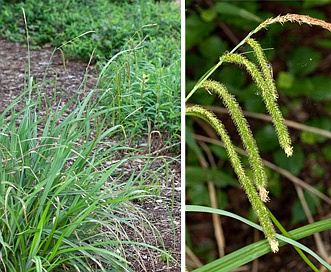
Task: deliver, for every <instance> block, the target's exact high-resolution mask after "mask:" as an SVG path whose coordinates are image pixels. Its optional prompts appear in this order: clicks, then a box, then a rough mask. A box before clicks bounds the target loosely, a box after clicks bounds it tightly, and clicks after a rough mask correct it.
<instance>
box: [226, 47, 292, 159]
mask: <svg viewBox="0 0 331 272" xmlns="http://www.w3.org/2000/svg"><path fill="white" fill-rule="evenodd" d="M220 59H221V60H222V61H226V62H230V63H235V64H238V65H242V66H244V67H245V68H246V70H247V71H248V73H249V74H250V75H251V77H252V79H253V80H254V81H255V82H256V85H257V86H258V88H259V89H260V90H261V93H262V99H263V101H264V104H265V105H266V108H267V110H268V112H269V114H270V116H271V118H272V122H273V124H274V127H275V129H276V133H277V137H278V141H279V145H280V146H281V148H283V150H284V151H285V153H286V155H287V156H291V155H292V153H293V152H292V151H293V149H292V146H291V138H290V135H289V133H288V130H287V127H286V126H285V123H284V118H283V116H282V114H281V112H280V110H279V108H278V105H277V103H276V98H277V97H276V96H275V95H273V94H272V93H270V92H269V88H268V85H267V83H266V81H265V79H264V78H263V76H262V73H261V71H260V70H259V69H258V68H257V66H256V65H255V64H254V63H253V62H251V61H249V60H248V59H247V58H246V57H244V56H242V55H239V54H234V53H226V54H224V55H223V56H222V57H221V58H220Z"/></svg>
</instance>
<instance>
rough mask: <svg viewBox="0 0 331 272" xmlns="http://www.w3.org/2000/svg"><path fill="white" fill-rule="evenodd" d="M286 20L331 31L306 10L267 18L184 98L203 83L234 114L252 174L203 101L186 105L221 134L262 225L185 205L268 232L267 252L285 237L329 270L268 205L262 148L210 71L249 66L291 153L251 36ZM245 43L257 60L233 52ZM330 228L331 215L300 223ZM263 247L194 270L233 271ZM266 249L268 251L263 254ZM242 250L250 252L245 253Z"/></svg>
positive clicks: (282, 143) (259, 52)
mask: <svg viewBox="0 0 331 272" xmlns="http://www.w3.org/2000/svg"><path fill="white" fill-rule="evenodd" d="M286 22H296V23H299V24H309V25H313V26H320V27H322V28H324V29H327V30H329V31H330V30H331V25H330V24H329V23H326V22H325V21H323V20H319V19H315V18H312V17H309V16H304V15H297V14H287V15H284V16H278V17H275V18H270V19H267V20H266V21H264V22H262V23H261V24H260V25H259V26H258V27H256V28H255V29H254V30H253V31H251V32H250V33H249V34H248V35H247V36H246V37H245V38H244V39H243V40H242V41H241V42H240V43H239V44H238V45H237V46H236V47H235V48H234V49H233V50H232V51H231V52H226V53H224V54H223V55H222V56H221V57H220V59H219V62H218V63H217V64H216V65H215V66H213V67H212V68H211V69H209V70H208V71H207V72H206V74H205V75H203V76H202V78H201V79H200V80H199V81H198V83H197V84H196V85H195V87H194V88H193V89H192V91H191V92H190V93H189V94H188V96H187V98H186V100H188V99H189V98H190V97H191V96H192V95H193V94H194V93H195V92H196V90H198V89H199V88H204V89H205V90H206V91H207V92H209V93H210V94H212V93H215V94H216V95H218V98H219V99H220V100H221V101H222V103H223V104H224V105H225V107H226V108H227V110H228V112H229V114H230V117H231V119H232V120H233V122H234V124H235V126H236V128H237V131H238V134H239V136H240V138H241V141H242V143H243V147H244V148H245V150H246V154H247V156H248V164H249V168H250V172H251V173H252V174H251V175H248V172H247V171H246V170H245V169H244V168H243V164H242V158H241V157H240V156H239V154H238V149H236V147H235V146H234V145H233V143H232V140H231V138H230V137H229V135H228V132H227V130H226V128H225V126H224V125H223V123H222V122H221V121H220V120H219V119H218V118H217V117H216V116H215V115H214V113H213V112H212V111H210V110H207V109H205V108H203V107H201V106H199V105H194V106H188V107H187V108H186V114H187V115H188V116H194V117H198V118H201V119H203V120H204V121H205V122H207V124H209V125H210V126H211V127H212V128H213V129H214V130H215V131H216V133H217V134H218V136H219V137H220V138H221V140H222V142H223V145H224V147H225V149H226V152H227V155H228V157H229V159H230V162H231V165H232V167H233V169H234V172H235V173H236V175H237V178H238V181H239V182H240V184H241V186H242V187H243V189H244V191H245V193H246V194H247V197H248V199H249V201H250V203H251V206H252V209H253V211H254V212H255V215H256V216H257V218H258V221H259V223H260V226H261V227H258V226H256V225H254V224H252V223H251V222H249V221H248V220H245V219H243V218H241V217H239V216H238V215H236V214H231V213H227V212H225V211H220V210H217V209H210V208H208V207H201V206H187V209H186V210H187V211H191V212H192V211H194V212H198V211H199V212H208V213H216V214H222V215H226V216H230V217H233V218H236V219H238V220H240V221H243V222H245V223H246V224H248V225H251V226H254V227H256V228H258V229H259V230H262V231H263V232H264V235H265V238H266V240H267V241H268V244H269V251H272V252H274V253H277V252H278V250H279V245H283V244H284V242H286V243H290V244H292V245H293V246H294V248H295V249H296V250H297V252H298V253H299V255H300V256H301V258H302V259H303V260H304V261H305V262H306V263H307V265H308V266H309V267H310V268H311V269H312V270H313V271H318V269H317V267H316V266H315V265H314V264H313V263H312V262H311V261H310V260H309V259H308V258H307V257H306V255H305V254H304V253H303V251H305V252H306V253H309V254H310V255H312V256H313V257H314V258H315V259H316V260H318V261H319V262H320V263H321V264H322V265H323V266H325V267H326V268H327V269H328V270H330V269H331V267H330V265H329V264H328V263H327V262H326V261H324V260H323V259H322V258H320V257H319V256H318V255H317V254H316V253H315V252H313V251H312V250H310V249H309V248H307V247H305V246H304V245H302V244H300V243H297V242H295V240H296V239H298V237H296V234H297V233H299V230H296V231H293V232H292V233H288V232H287V231H286V230H285V229H284V228H283V227H282V225H281V224H280V223H279V222H278V220H277V219H276V218H275V217H274V216H273V214H272V213H271V212H270V211H269V210H268V208H267V207H266V202H268V201H269V200H270V199H269V197H268V191H267V174H266V172H265V168H264V166H263V163H262V159H261V157H260V155H259V151H258V148H257V145H256V142H255V139H254V137H253V135H252V132H251V130H250V128H249V125H248V122H247V121H246V119H245V117H244V115H243V113H242V110H241V108H240V106H239V104H238V103H237V101H236V99H235V98H234V96H232V95H231V94H230V93H229V92H228V90H227V88H226V86H225V85H224V84H221V83H220V82H217V81H212V80H209V77H210V76H211V75H212V73H213V72H214V71H215V70H216V69H217V68H219V67H220V66H222V65H223V64H224V63H226V62H227V63H234V64H236V65H239V66H240V67H243V68H244V69H245V70H247V72H248V74H249V75H250V76H251V78H252V80H253V81H254V83H255V84H256V89H257V90H258V91H257V93H258V95H260V96H261V97H262V100H263V102H264V104H265V107H266V109H267V111H268V113H269V114H270V116H271V119H272V122H273V125H274V129H275V131H276V134H277V138H278V142H279V145H280V147H281V148H282V149H283V151H284V153H285V154H286V155H287V156H292V154H293V148H292V143H291V139H290V137H289V133H288V131H287V127H286V125H285V123H284V120H283V117H282V114H281V112H280V110H279V109H278V103H277V99H278V93H277V90H276V85H275V82H274V80H273V75H272V72H271V70H270V66H269V63H268V62H267V58H266V56H265V54H264V52H263V49H262V47H261V45H260V44H259V42H257V41H256V40H254V39H252V36H253V35H254V34H256V33H257V32H259V31H260V30H262V29H265V28H267V27H268V26H269V25H271V24H275V23H280V24H284V23H286ZM245 44H247V45H248V46H249V48H250V50H251V52H253V54H254V58H253V60H249V59H248V58H246V56H244V55H243V54H238V53H234V52H235V51H236V50H237V49H238V48H239V47H240V46H242V45H245ZM200 155H201V154H200ZM202 157H203V156H201V160H203V159H202ZM273 224H275V225H276V226H277V228H278V229H279V230H280V231H281V233H282V234H283V236H281V235H279V234H277V233H276V231H275V228H274V226H273ZM330 228H331V221H330V220H329V219H326V220H322V221H319V222H317V223H315V224H314V226H313V227H312V226H311V225H307V226H305V227H303V228H301V229H300V231H301V232H302V233H303V232H304V233H305V235H307V236H308V235H312V234H314V233H316V232H320V231H323V230H326V229H330ZM313 229H314V230H313ZM309 230H311V231H309ZM279 241H282V243H281V244H279ZM264 250H265V248H264V249H263V250H262V247H261V248H259V247H257V243H255V244H252V245H249V246H247V247H246V248H245V249H240V250H237V251H236V252H234V253H232V254H230V255H228V256H225V257H224V258H220V259H219V260H217V261H214V262H211V263H210V264H207V265H205V266H202V267H200V268H198V269H196V271H230V270H232V269H234V268H236V267H238V266H240V265H243V264H245V263H247V262H248V261H251V260H253V259H255V258H257V257H258V256H261V255H263V254H265V253H266V252H265V251H264ZM262 251H264V252H263V253H262ZM243 253H244V254H245V255H247V256H245V257H244V256H243Z"/></svg>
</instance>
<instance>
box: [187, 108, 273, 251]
mask: <svg viewBox="0 0 331 272" xmlns="http://www.w3.org/2000/svg"><path fill="white" fill-rule="evenodd" d="M186 114H187V115H191V116H196V117H199V118H201V119H203V120H205V121H206V122H207V123H208V124H209V125H211V126H212V127H213V128H214V129H215V131H216V133H217V134H218V135H219V136H220V137H221V139H222V141H223V143H224V146H225V149H226V151H227V153H228V156H229V158H230V162H231V164H232V167H233V169H234V171H235V173H236V175H237V176H238V180H239V182H240V183H241V185H242V186H243V188H244V190H245V192H246V194H247V197H248V199H249V201H250V202H251V204H252V208H253V210H254V212H255V214H256V216H257V218H258V219H259V222H260V224H261V226H262V229H263V232H264V234H265V237H266V239H267V240H268V242H269V245H270V248H271V250H272V252H274V253H276V252H277V251H278V242H277V239H276V232H275V229H274V226H273V224H272V222H271V219H270V215H269V213H268V211H267V209H266V207H265V206H264V203H263V202H262V200H261V198H260V196H259V195H258V193H257V191H256V189H255V186H254V184H253V182H252V181H251V180H250V179H249V178H248V177H247V175H246V174H245V171H244V168H243V166H242V164H241V161H240V158H239V156H238V154H237V152H236V149H235V147H234V145H233V144H232V142H231V139H230V136H229V135H228V133H227V131H226V129H225V128H224V126H223V124H222V122H221V121H220V120H219V119H217V117H216V116H215V115H214V114H213V113H212V112H210V111H208V110H206V109H204V108H202V107H200V106H193V107H187V108H186Z"/></svg>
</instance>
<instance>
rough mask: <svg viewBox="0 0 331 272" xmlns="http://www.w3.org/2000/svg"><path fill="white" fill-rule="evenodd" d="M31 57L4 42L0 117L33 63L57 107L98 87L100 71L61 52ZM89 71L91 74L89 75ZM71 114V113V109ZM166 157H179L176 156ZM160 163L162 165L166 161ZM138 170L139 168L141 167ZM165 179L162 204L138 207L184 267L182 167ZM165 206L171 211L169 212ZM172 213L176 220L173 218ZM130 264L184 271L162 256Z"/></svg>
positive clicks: (0, 63)
mask: <svg viewBox="0 0 331 272" xmlns="http://www.w3.org/2000/svg"><path fill="white" fill-rule="evenodd" d="M28 56H29V55H28V49H27V46H26V45H24V44H18V43H13V42H11V41H8V40H5V39H3V38H0V101H1V103H0V113H2V112H3V111H4V110H5V109H6V107H7V106H8V105H9V104H10V103H11V102H12V101H13V100H14V99H15V98H16V97H17V96H18V95H20V94H21V93H22V92H23V91H24V89H25V88H24V87H26V86H27V79H28V71H29V69H28V67H29V66H28V63H29V60H30V75H31V76H32V77H33V78H34V82H37V83H38V84H41V83H42V84H45V85H44V86H42V88H40V89H41V92H42V95H44V96H47V97H48V98H49V99H54V101H55V102H56V103H58V102H59V101H61V103H63V104H66V103H67V102H68V101H69V100H70V99H71V98H72V97H78V96H79V95H84V94H85V93H86V92H89V91H90V90H92V89H93V87H94V86H95V83H96V79H95V77H93V76H92V75H93V73H95V71H96V69H95V68H94V67H88V64H87V63H84V62H82V61H67V60H65V61H64V63H63V59H62V55H61V53H60V51H56V52H55V53H54V52H53V49H52V48H42V49H40V50H31V51H30V58H29V57H28ZM87 67H88V73H86V71H87ZM84 77H86V78H85V79H86V81H85V82H86V83H85V84H84V85H81V83H82V82H83V80H84ZM68 110H69V111H70V110H71V109H70V107H69V109H68ZM164 155H166V156H169V157H174V156H176V154H164ZM158 163H160V164H161V163H162V160H160V162H158ZM158 163H157V162H156V163H155V165H152V166H151V167H154V168H158V167H159V165H158ZM137 167H138V168H139V165H138V166H137ZM135 170H137V169H135ZM162 179H164V177H160V180H161V181H162V182H161V183H162V184H163V187H162V188H161V197H162V201H161V202H158V201H155V199H150V200H147V201H144V202H138V203H136V205H138V206H140V208H141V209H142V210H144V211H146V216H147V218H148V219H149V220H150V221H151V223H152V224H154V225H155V226H156V228H157V229H158V231H159V233H160V234H161V237H162V239H163V241H164V245H165V247H166V250H167V251H168V252H171V255H172V256H173V257H174V258H175V259H176V260H177V261H178V263H180V240H181V239H180V235H181V234H180V224H181V218H180V164H179V163H178V162H173V163H170V164H169V176H168V181H167V180H162ZM169 180H172V182H169ZM165 204H166V205H167V207H171V209H166V207H165ZM169 213H170V214H171V217H172V218H170V216H169ZM151 235H152V234H151ZM149 240H150V241H151V240H153V239H152V237H151V239H149V237H146V239H145V241H149ZM142 254H143V252H142ZM130 261H131V262H132V263H133V266H134V268H135V270H136V271H144V270H145V271H171V272H177V271H180V266H179V264H178V263H171V264H170V266H168V268H167V266H166V265H165V262H164V261H162V260H160V254H159V253H158V252H155V255H151V254H149V257H148V258H147V257H146V260H145V261H146V263H145V264H144V265H143V266H144V267H145V268H142V267H141V265H140V264H139V263H135V260H134V258H133V259H132V260H130ZM146 269H147V270H146Z"/></svg>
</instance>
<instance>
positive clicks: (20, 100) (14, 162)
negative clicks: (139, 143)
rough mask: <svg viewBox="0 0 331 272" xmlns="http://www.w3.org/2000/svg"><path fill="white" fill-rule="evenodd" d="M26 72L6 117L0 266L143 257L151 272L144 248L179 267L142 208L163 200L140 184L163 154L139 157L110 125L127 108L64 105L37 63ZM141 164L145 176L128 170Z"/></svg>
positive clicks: (79, 266)
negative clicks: (37, 73)
mask: <svg viewBox="0 0 331 272" xmlns="http://www.w3.org/2000/svg"><path fill="white" fill-rule="evenodd" d="M23 14H24V12H23ZM24 18H25V14H24ZM28 49H29V39H28ZM28 52H29V50H28ZM28 60H30V58H29V56H28ZM46 72H47V71H45V73H46ZM27 75H28V78H27V85H26V86H25V90H24V92H23V93H22V94H21V95H20V96H18V97H17V98H16V99H15V100H14V101H13V102H12V103H11V104H10V105H9V106H8V107H7V108H6V109H5V110H4V111H3V112H2V113H1V115H0V124H1V130H0V154H1V163H0V203H1V205H0V270H1V271H8V272H12V271H13V272H14V271H15V272H17V271H22V272H23V271H25V272H28V271H38V272H41V271H134V270H135V269H136V268H137V265H136V266H135V267H133V263H132V260H134V261H135V263H138V264H139V265H140V266H141V269H142V270H144V271H147V270H148V269H147V268H146V265H145V264H144V257H143V256H141V254H140V252H141V251H142V250H144V252H145V253H147V254H150V253H151V251H153V252H157V253H158V255H160V256H163V260H165V261H167V263H168V264H169V263H170V262H176V261H175V260H174V258H173V257H172V256H171V254H170V253H169V252H168V251H167V250H166V248H165V245H164V242H163V240H162V235H160V233H159V231H158V229H157V228H156V227H155V226H154V225H153V224H152V223H151V222H150V219H149V218H147V216H146V215H145V214H144V212H143V211H142V210H141V209H140V208H139V207H137V205H134V203H133V202H134V201H137V200H141V201H143V200H145V199H147V198H155V197H158V195H155V194H152V193H151V190H150V186H149V185H148V184H144V183H143V182H142V181H141V179H142V178H141V177H142V176H145V180H149V183H150V184H152V185H153V182H155V179H154V176H153V175H151V174H150V173H149V165H150V164H152V163H153V162H154V161H155V160H158V158H151V157H150V156H142V155H140V156H137V155H134V154H133V152H136V153H137V150H134V149H132V148H130V147H126V146H125V143H126V141H127V140H128V139H127V138H126V133H125V128H124V127H123V126H122V125H114V126H108V125H107V120H108V119H110V116H111V115H112V114H113V112H114V111H118V110H120V109H121V108H123V107H126V106H125V105H122V106H117V107H107V108H106V109H105V108H104V107H102V106H100V105H99V104H100V101H98V100H96V99H95V91H90V92H89V93H88V94H86V96H85V97H84V98H83V99H82V100H78V99H74V98H73V99H72V100H70V101H69V102H67V103H66V104H65V105H63V104H62V103H56V101H54V98H53V100H52V99H49V98H45V97H43V96H42V89H43V88H44V87H45V85H44V82H41V83H39V82H36V81H35V80H34V79H33V77H32V74H31V72H30V62H29V63H28V71H27ZM119 135H122V137H121V138H122V140H119ZM124 149H125V150H126V152H127V155H126V156H122V155H120V154H121V152H122V151H123V150H124ZM130 151H132V152H130ZM134 160H141V161H145V162H146V165H145V166H144V168H143V169H142V170H141V171H140V173H139V174H137V173H136V172H135V171H133V172H132V173H127V172H125V171H123V167H125V165H128V164H129V165H130V164H132V161H134ZM137 184H138V185H139V186H137ZM132 233H134V237H133V236H132ZM146 237H148V239H147V238H146ZM147 241H148V242H147ZM145 256H146V255H145ZM149 265H150V264H149ZM152 266H153V267H154V266H155V265H154V264H152Z"/></svg>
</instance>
